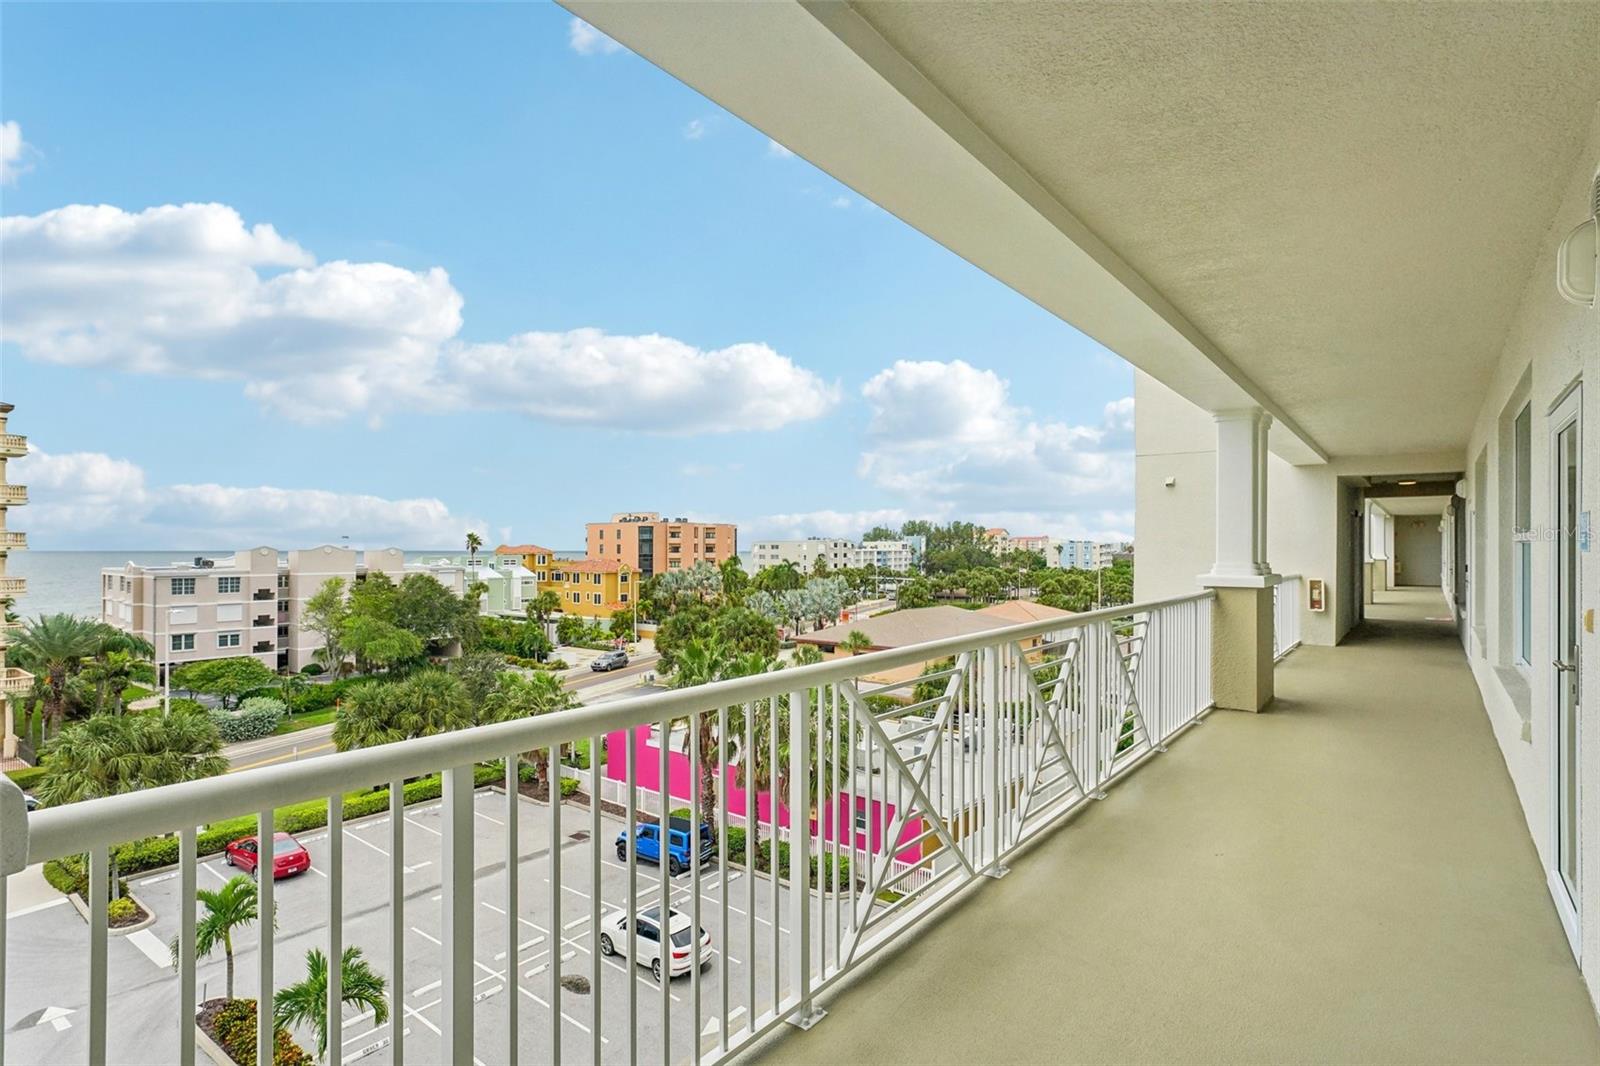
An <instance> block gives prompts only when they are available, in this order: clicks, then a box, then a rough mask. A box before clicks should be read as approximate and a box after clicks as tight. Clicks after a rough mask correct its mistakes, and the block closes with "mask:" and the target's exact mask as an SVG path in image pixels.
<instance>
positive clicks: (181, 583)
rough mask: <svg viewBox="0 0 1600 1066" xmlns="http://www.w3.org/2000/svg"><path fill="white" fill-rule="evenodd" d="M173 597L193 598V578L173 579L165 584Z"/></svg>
mask: <svg viewBox="0 0 1600 1066" xmlns="http://www.w3.org/2000/svg"><path fill="white" fill-rule="evenodd" d="M167 584H168V586H169V587H170V589H171V591H172V594H173V595H174V596H193V595H194V578H192V577H175V578H172V579H170V580H169V581H168V582H167Z"/></svg>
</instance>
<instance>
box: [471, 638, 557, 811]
mask: <svg viewBox="0 0 1600 1066" xmlns="http://www.w3.org/2000/svg"><path fill="white" fill-rule="evenodd" d="M576 705H577V697H576V696H574V695H573V694H572V693H570V692H568V691H567V690H566V689H565V688H563V687H562V685H561V682H560V681H559V680H557V679H556V676H555V675H554V674H550V673H546V672H544V671H542V670H541V671H538V672H536V673H534V674H533V675H532V676H531V677H524V676H523V675H521V674H518V673H512V672H507V673H503V674H501V675H500V677H499V679H498V681H497V682H496V684H495V687H494V691H492V692H490V693H489V698H488V699H487V700H485V701H484V718H485V720H486V721H490V722H509V721H511V720H512V719H515V718H537V717H539V716H540V715H545V714H552V713H554V712H556V711H564V710H566V709H567V708H569V707H573V706H576ZM557 754H558V757H559V753H557ZM523 758H524V759H526V761H527V762H529V763H530V764H532V766H533V780H534V783H535V784H536V785H537V784H538V783H539V782H547V781H548V779H549V776H550V752H549V751H548V750H547V749H543V748H541V749H540V750H538V751H531V752H528V753H527V754H526V755H524V756H523ZM552 798H553V794H552Z"/></svg>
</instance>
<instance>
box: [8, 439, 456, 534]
mask: <svg viewBox="0 0 1600 1066" xmlns="http://www.w3.org/2000/svg"><path fill="white" fill-rule="evenodd" d="M12 480H13V481H15V482H18V483H21V484H26V485H27V486H28V495H29V506H28V523H27V524H28V530H29V532H30V534H31V535H32V536H33V539H34V543H35V544H36V545H39V546H41V547H43V546H49V547H52V548H56V547H60V548H69V547H103V546H104V545H105V544H107V543H109V542H113V541H114V542H117V543H119V544H121V545H122V546H126V547H143V546H147V545H155V544H189V545H207V546H231V545H249V544H272V545H275V546H280V547H284V548H290V547H305V546H310V545H313V544H321V543H325V542H330V541H331V542H337V541H338V540H339V538H340V537H341V536H345V535H348V536H349V537H350V541H351V543H353V544H368V545H379V544H382V545H389V544H396V545H400V546H402V547H412V548H432V547H445V546H449V545H453V544H455V543H456V542H457V541H459V540H460V539H461V538H462V536H463V535H464V534H465V533H466V531H467V530H469V529H473V530H477V531H478V532H479V533H480V534H485V535H486V534H487V533H488V528H487V525H486V524H485V523H484V522H482V521H481V520H479V519H475V518H471V517H467V516H463V515H457V514H453V513H452V512H451V511H450V508H449V507H448V506H447V505H446V504H445V503H444V502H443V501H441V500H437V499H432V498H419V499H406V500H392V499H387V498H385V497H381V496H370V495H364V494H359V493H339V492H328V491H325V490H321V489H286V488H277V487H274V486H270V485H262V486H257V487H234V486H227V485H214V484H204V485H166V486H154V487H152V486H151V485H150V484H149V479H148V478H147V476H146V474H145V472H144V470H143V469H142V468H141V467H139V466H138V465H137V464H136V463H132V462H129V461H128V460H126V459H117V458H113V457H111V456H109V455H105V454H103V453H100V452H67V453H60V454H53V453H46V452H42V451H40V450H38V449H37V448H34V449H32V450H30V451H29V453H28V455H26V456H25V457H23V458H21V459H17V460H14V461H13V463H12Z"/></svg>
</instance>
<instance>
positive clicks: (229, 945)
mask: <svg viewBox="0 0 1600 1066" xmlns="http://www.w3.org/2000/svg"><path fill="white" fill-rule="evenodd" d="M194 898H195V899H196V900H198V901H199V902H200V905H201V906H202V907H204V908H205V914H203V915H201V917H200V920H199V921H197V922H195V925H194V954H195V958H197V959H203V958H205V957H206V956H207V955H209V954H211V953H212V952H213V951H215V950H216V949H217V945H218V944H221V945H222V954H223V956H224V957H225V958H226V959H227V960H228V998H229V999H232V998H233V931H234V930H235V929H241V928H243V927H244V926H247V925H250V924H252V923H254V922H255V920H256V918H257V906H258V904H257V899H258V897H257V895H256V882H255V879H254V878H251V877H247V876H245V875H244V874H238V875H236V876H235V877H233V878H232V879H231V880H229V881H228V883H227V884H225V885H223V886H222V887H221V888H219V889H217V890H216V891H212V890H211V889H208V888H202V889H200V890H198V891H197V892H195V894H194ZM273 925H274V926H276V925H277V921H276V920H274V921H273ZM180 947H181V945H180V943H179V939H178V937H173V938H172V968H173V969H174V970H176V969H177V968H178V961H179V949H180Z"/></svg>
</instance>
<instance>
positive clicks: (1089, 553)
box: [1052, 540, 1121, 570]
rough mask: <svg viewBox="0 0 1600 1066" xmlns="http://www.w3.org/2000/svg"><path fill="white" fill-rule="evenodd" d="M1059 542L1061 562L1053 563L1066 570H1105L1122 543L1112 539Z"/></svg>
mask: <svg viewBox="0 0 1600 1066" xmlns="http://www.w3.org/2000/svg"><path fill="white" fill-rule="evenodd" d="M1057 543H1058V544H1059V548H1058V549H1057V551H1058V557H1059V560H1060V561H1059V562H1056V563H1054V564H1052V565H1055V566H1059V567H1061V568H1062V569H1065V570H1104V569H1106V568H1107V567H1109V566H1110V565H1111V560H1112V557H1113V556H1114V555H1116V553H1117V552H1118V551H1120V550H1121V545H1119V544H1116V543H1115V542H1112V541H1100V542H1096V541H1092V540H1063V541H1059V542H1057Z"/></svg>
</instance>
